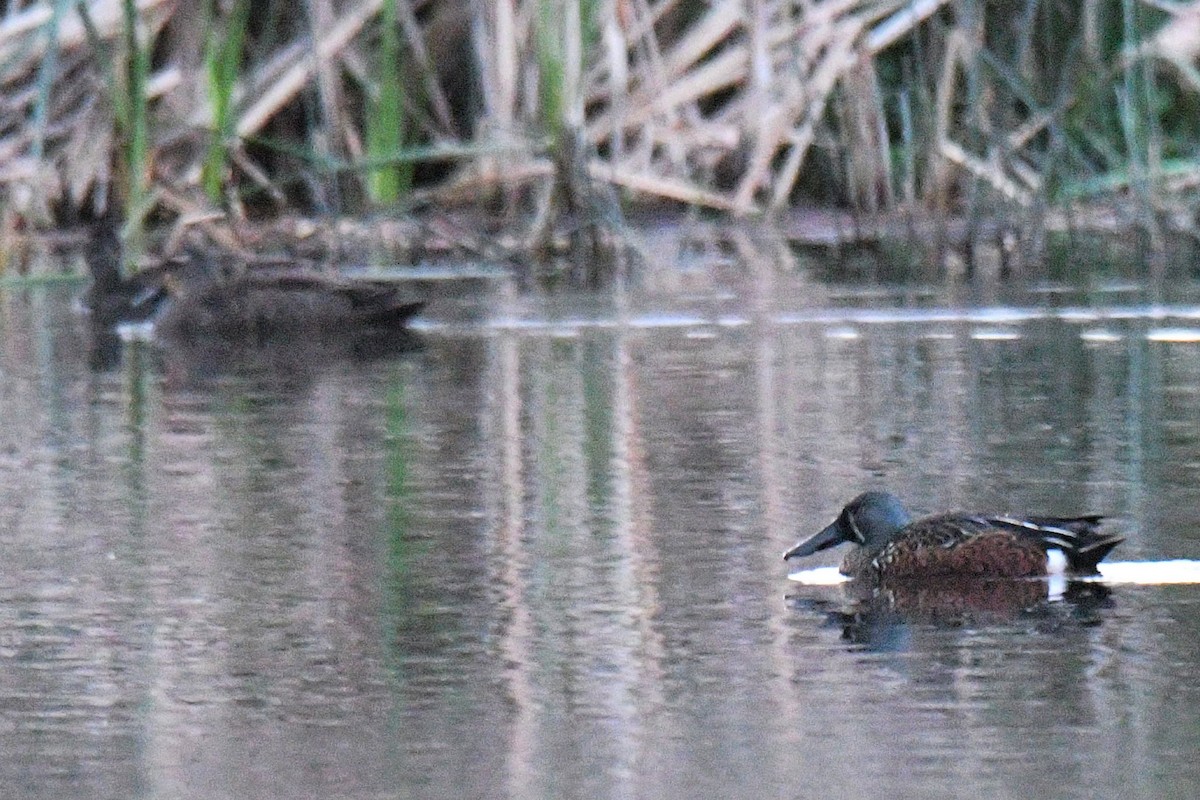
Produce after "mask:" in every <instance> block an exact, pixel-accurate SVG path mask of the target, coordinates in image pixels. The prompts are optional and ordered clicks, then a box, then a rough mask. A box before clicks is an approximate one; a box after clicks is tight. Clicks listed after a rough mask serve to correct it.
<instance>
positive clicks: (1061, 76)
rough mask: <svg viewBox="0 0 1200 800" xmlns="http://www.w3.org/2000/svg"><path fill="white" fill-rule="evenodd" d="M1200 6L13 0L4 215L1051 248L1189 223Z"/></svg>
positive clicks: (9, 6) (595, 244) (5, 85)
mask: <svg viewBox="0 0 1200 800" xmlns="http://www.w3.org/2000/svg"><path fill="white" fill-rule="evenodd" d="M1198 7H1200V4H1197V3H1187V4H1178V3H1166V2H1163V0H1134V2H1117V1H1116V0H1085V1H1084V2H1081V3H1063V4H1047V3H1041V2H1037V1H1036V0H1024V2H1016V3H998V2H983V1H982V0H979V1H976V2H968V1H966V0H960V1H958V2H949V1H948V0H827V1H826V2H799V1H793V2H771V1H770V0H755V1H754V2H745V1H744V0H714V1H713V2H697V1H696V0H603V1H602V2H587V3H585V2H582V0H505V1H504V2H487V3H471V2H467V0H425V2H422V1H421V0H346V1H345V2H336V1H335V0H311V2H307V3H304V4H300V5H296V4H292V3H283V2H277V1H276V0H210V2H196V3H191V2H183V1H182V0H137V1H136V2H134V0H80V2H76V3H61V2H60V3H54V2H49V0H41V1H40V2H9V3H0V9H2V10H3V17H2V18H0V198H2V199H0V203H2V205H3V213H4V219H5V223H4V225H5V229H12V228H13V227H17V226H21V225H33V226H41V227H48V226H52V225H55V224H61V223H62V222H64V221H69V220H70V219H72V218H75V217H76V216H77V215H79V214H80V213H82V215H83V216H84V217H87V216H89V215H92V214H95V213H98V212H99V211H100V210H101V209H102V208H103V207H104V205H105V204H106V203H108V202H110V201H112V202H116V203H117V204H118V205H119V206H120V207H121V208H122V209H124V211H125V214H126V216H127V217H128V218H129V219H130V220H131V225H130V228H129V230H128V231H127V233H130V234H131V235H133V236H134V237H135V238H136V231H138V230H140V229H141V227H142V225H143V224H144V223H155V224H159V225H161V224H164V223H165V224H170V225H175V226H176V227H177V229H178V228H182V227H187V226H190V225H205V226H208V227H209V228H210V229H211V230H212V231H213V232H214V233H213V235H214V236H217V237H220V236H227V238H229V239H230V241H229V242H228V243H227V244H228V245H229V246H237V244H238V243H237V241H236V238H237V237H236V236H234V235H232V234H229V233H228V231H229V230H231V229H229V228H226V227H223V225H222V224H217V221H221V222H222V223H223V222H225V221H230V220H232V221H234V222H235V223H236V222H237V221H240V220H245V219H257V220H261V219H269V218H278V217H280V216H284V215H290V214H294V213H302V214H328V213H332V214H335V215H345V214H362V213H364V212H368V211H371V210H374V209H389V210H391V209H400V210H405V211H411V210H417V209H426V210H428V209H437V210H439V211H442V210H446V209H452V208H462V207H468V208H471V209H473V210H474V212H475V213H476V214H477V215H478V218H480V219H486V220H487V221H488V222H487V224H488V225H490V226H493V228H492V229H503V230H505V231H507V232H509V233H510V234H511V233H512V232H513V231H516V232H517V233H516V235H515V241H516V246H517V247H519V248H524V249H528V250H533V251H539V252H542V251H551V250H555V249H560V248H559V245H558V244H557V243H558V242H560V241H561V240H563V239H564V236H565V240H566V241H568V242H569V244H568V245H567V247H568V249H574V250H576V251H579V248H580V247H583V248H584V250H587V251H588V252H592V253H594V252H595V250H596V248H599V247H602V246H603V243H604V242H605V241H606V240H607V234H609V233H612V232H614V231H615V232H617V233H619V232H620V228H621V225H622V222H621V212H622V208H624V207H627V205H628V203H629V202H631V201H638V202H650V203H666V204H669V205H672V206H678V205H683V206H687V207H693V208H699V209H709V210H712V211H716V212H720V213H722V214H728V215H733V216H750V215H777V216H787V215H788V214H789V213H791V210H792V209H795V208H797V207H812V206H814V205H815V206H824V207H837V208H843V209H850V210H852V211H853V212H854V213H856V214H858V215H862V216H864V217H872V218H875V217H881V216H883V217H890V218H895V217H897V216H904V215H914V214H920V215H926V216H928V215H933V216H953V217H977V218H989V219H990V218H995V217H998V216H999V217H1007V218H1009V219H1013V220H1017V221H1018V223H1019V227H1021V228H1022V229H1023V230H1026V229H1028V230H1031V231H1034V232H1035V233H1032V234H1030V235H1031V236H1032V237H1033V238H1035V239H1036V231H1037V230H1038V229H1039V226H1041V225H1043V224H1044V221H1045V220H1046V219H1049V218H1050V217H1051V216H1052V215H1050V214H1049V213H1048V212H1049V211H1051V210H1053V211H1055V212H1056V213H1058V214H1059V215H1061V214H1063V213H1067V214H1068V216H1070V209H1078V208H1081V207H1085V206H1086V207H1087V208H1088V209H1089V213H1081V214H1079V215H1077V216H1074V217H1071V218H1072V219H1087V218H1089V214H1090V213H1093V212H1094V211H1095V209H1096V208H1100V209H1103V213H1102V214H1100V216H1104V217H1105V218H1106V219H1108V218H1112V217H1113V216H1116V217H1117V218H1118V219H1119V220H1121V221H1122V222H1123V224H1128V225H1131V226H1135V227H1137V228H1139V229H1140V230H1143V231H1145V232H1147V234H1148V235H1149V236H1150V238H1151V239H1152V240H1161V239H1162V238H1163V237H1166V236H1170V235H1173V234H1176V233H1183V234H1185V235H1187V236H1193V237H1194V236H1195V235H1196V233H1197V231H1196V224H1195V211H1196V199H1197V191H1196V190H1197V186H1198V185H1200V161H1198V160H1197V158H1196V155H1197V145H1200V113H1198V112H1200V72H1198V71H1197V68H1196V62H1197V56H1198V55H1200V11H1198V10H1197V8H1198ZM235 229H236V225H235V227H234V230H235ZM222 231H226V233H222ZM564 232H565V234H564ZM581 237H582V238H581ZM581 241H583V242H584V244H583V245H581V244H580V242H581ZM583 280H584V282H588V281H590V279H583Z"/></svg>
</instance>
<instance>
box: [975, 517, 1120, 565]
mask: <svg viewBox="0 0 1200 800" xmlns="http://www.w3.org/2000/svg"><path fill="white" fill-rule="evenodd" d="M988 519H989V521H990V522H992V523H994V524H995V525H997V526H998V527H1001V528H1004V529H1007V530H1011V531H1013V532H1014V533H1016V534H1017V535H1018V536H1022V537H1024V538H1028V539H1032V540H1034V541H1037V542H1038V543H1039V544H1040V545H1041V546H1042V547H1043V548H1045V549H1047V550H1055V549H1057V550H1061V551H1062V552H1063V555H1065V556H1066V558H1067V564H1068V565H1069V566H1070V568H1071V569H1072V570H1073V571H1075V572H1082V573H1092V572H1095V571H1096V565H1097V564H1099V563H1100V562H1101V561H1102V560H1103V559H1104V557H1105V556H1107V555H1108V554H1109V552H1111V551H1112V549H1113V548H1114V547H1116V546H1117V545H1119V544H1120V543H1121V542H1123V541H1125V538H1124V537H1123V536H1117V535H1116V534H1112V533H1105V532H1104V531H1101V530H1100V523H1101V522H1102V521H1103V519H1104V517H1103V516H1102V515H1100V514H1090V515H1087V516H1082V517H1016V516H1007V515H1000V516H995V517H989V518H988Z"/></svg>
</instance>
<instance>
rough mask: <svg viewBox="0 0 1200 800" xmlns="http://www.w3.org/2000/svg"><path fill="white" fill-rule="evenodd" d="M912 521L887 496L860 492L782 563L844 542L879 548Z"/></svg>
mask: <svg viewBox="0 0 1200 800" xmlns="http://www.w3.org/2000/svg"><path fill="white" fill-rule="evenodd" d="M911 521H912V517H911V516H909V513H908V511H907V510H906V509H905V508H904V506H903V505H902V504H901V503H900V501H899V500H898V499H897V498H896V497H895V495H892V494H889V493H888V492H863V493H862V494H860V495H859V496H858V497H856V498H854V499H853V500H851V501H850V502H849V503H847V504H846V507H845V508H843V509H842V513H840V514H838V516H837V519H835V520H834V521H833V522H831V523H829V525H827V526H826V527H825V528H824V529H822V530H821V531H820V532H819V533H817V534H816V535H814V536H811V537H809V538H808V539H805V540H803V541H801V542H800V543H799V544H797V545H796V546H795V547H793V548H792V549H791V550H788V551H787V552H786V553H784V554H783V557H784V559H785V560H787V559H792V558H803V557H804V556H811V555H812V554H813V553H817V552H820V551H821V550H825V549H827V548H830V547H836V546H837V545H839V544H843V543H845V542H853V543H854V544H857V545H860V546H862V547H876V546H881V545H883V544H884V543H885V542H887V541H888V540H889V539H890V538H891V537H892V536H894V535H895V534H896V533H898V532H899V531H900V530H901V529H903V528H904V526H906V525H908V523H909V522H911Z"/></svg>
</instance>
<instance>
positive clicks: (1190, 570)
mask: <svg viewBox="0 0 1200 800" xmlns="http://www.w3.org/2000/svg"><path fill="white" fill-rule="evenodd" d="M1052 552H1057V551H1052ZM1059 555H1060V556H1061V553H1060V554H1059ZM1065 560H1066V559H1064V561H1065ZM1060 574H1061V573H1060ZM1054 577H1055V576H1054V574H1053V573H1052V574H1051V578H1052V579H1053V578H1054ZM788 580H790V581H795V582H796V583H799V584H803V585H804V586H836V585H838V584H841V583H845V582H846V581H848V580H850V579H849V578H847V577H846V576H845V575H843V574H841V573H840V572H838V568H837V567H817V568H815V569H802V570H799V571H797V572H793V573H790V574H789V575H788ZM1078 580H1085V581H1100V582H1103V583H1107V584H1113V585H1116V584H1131V585H1137V586H1165V585H1168V584H1185V583H1200V561H1194V560H1192V559H1186V558H1180V559H1175V560H1173V561H1113V562H1111V563H1109V562H1104V563H1101V564H1100V574H1099V575H1091V576H1087V577H1083V578H1078Z"/></svg>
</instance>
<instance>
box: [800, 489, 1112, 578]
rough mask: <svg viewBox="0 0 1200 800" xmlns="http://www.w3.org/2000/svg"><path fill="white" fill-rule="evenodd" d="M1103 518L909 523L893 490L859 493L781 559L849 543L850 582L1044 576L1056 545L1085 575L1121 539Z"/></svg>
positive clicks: (963, 516) (845, 568) (960, 517)
mask: <svg viewBox="0 0 1200 800" xmlns="http://www.w3.org/2000/svg"><path fill="white" fill-rule="evenodd" d="M1101 519H1102V517H1100V516H1095V515H1093V516H1083V517H1033V516H1012V515H1005V514H1000V515H992V514H967V513H959V512H955V513H948V514H939V515H936V516H932V517H924V518H922V519H917V520H914V519H913V518H912V516H911V515H910V514H909V513H908V511H907V510H906V509H905V508H904V506H903V505H902V504H901V503H900V501H899V500H898V499H896V497H894V496H893V495H891V494H888V493H887V492H865V493H863V494H860V495H859V496H858V497H856V498H854V499H853V500H851V501H850V503H849V504H847V505H846V507H845V508H843V509H842V512H841V513H840V514H839V515H838V517H837V519H835V520H834V521H833V522H832V523H830V524H829V525H828V526H826V527H825V528H824V529H822V530H821V531H820V532H819V533H817V534H815V535H814V536H811V537H810V538H808V539H805V540H804V541H802V542H800V543H799V544H797V545H796V546H795V547H793V548H792V549H790V550H788V551H787V552H786V553H784V554H783V557H784V559H785V560H786V559H792V558H802V557H804V556H810V555H812V554H814V553H816V552H819V551H821V550H824V549H826V548H829V547H835V546H837V545H839V544H843V543H851V544H853V545H854V548H853V549H852V550H851V551H850V552H849V553H848V554H847V555H846V558H845V560H844V561H843V562H842V566H841V572H842V574H843V575H848V576H850V577H851V578H855V579H864V580H872V581H881V580H893V579H915V578H923V577H931V576H951V577H953V576H960V577H976V578H1022V577H1034V576H1041V575H1046V574H1047V572H1048V563H1049V556H1048V553H1049V551H1051V550H1059V551H1061V552H1062V554H1063V556H1065V558H1066V562H1067V563H1066V566H1067V570H1068V572H1070V573H1073V574H1076V575H1090V574H1095V573H1096V571H1097V565H1098V564H1099V563H1100V561H1101V560H1102V559H1103V558H1104V557H1105V556H1106V555H1108V553H1109V551H1111V550H1112V549H1113V548H1114V547H1116V546H1117V545H1118V544H1120V543H1121V542H1122V541H1124V539H1123V538H1122V537H1120V536H1116V535H1113V534H1107V533H1104V532H1102V531H1100V529H1099V527H1100V521H1101Z"/></svg>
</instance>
